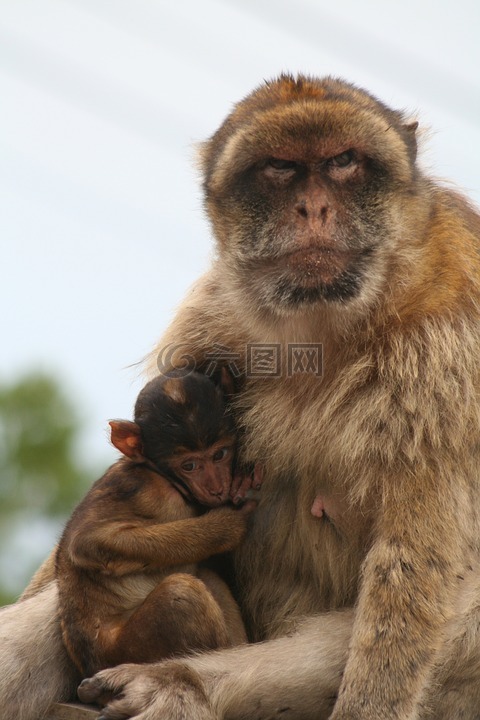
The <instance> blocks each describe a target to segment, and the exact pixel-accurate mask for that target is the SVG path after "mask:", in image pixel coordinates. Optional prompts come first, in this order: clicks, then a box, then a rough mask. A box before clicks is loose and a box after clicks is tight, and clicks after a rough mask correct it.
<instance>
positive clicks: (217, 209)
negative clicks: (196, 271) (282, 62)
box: [203, 77, 415, 312]
mask: <svg viewBox="0 0 480 720" xmlns="http://www.w3.org/2000/svg"><path fill="white" fill-rule="evenodd" d="M414 129H415V126H413V125H412V126H407V125H405V124H404V123H403V119H402V117H401V115H400V114H399V113H394V112H393V111H390V110H388V109H387V108H385V106H383V105H382V104H381V103H379V102H378V101H376V100H375V99H373V98H371V97H370V96H369V95H367V94H366V93H363V92H361V91H359V90H357V89H356V88H353V87H351V86H349V85H346V84H344V83H340V82H337V81H333V80H326V81H323V82H322V81H313V80H306V79H303V78H299V79H298V80H293V79H292V78H285V77H284V78H280V79H279V80H278V81H276V82H275V83H271V84H269V85H267V86H265V87H263V88H261V89H260V90H258V91H256V92H255V93H253V94H252V95H251V96H250V97H249V98H247V99H246V100H244V101H243V103H240V105H239V106H237V108H236V109H235V110H234V112H233V113H232V115H231V116H230V117H229V118H227V120H226V122H225V123H224V125H223V126H222V127H221V128H220V130H219V131H218V132H217V134H216V135H214V137H213V138H212V139H211V140H210V142H209V143H207V144H206V145H205V147H204V152H203V163H204V168H205V191H206V205H207V209H208V212H209V214H210V217H211V219H212V222H213V226H214V229H215V233H216V236H217V239H218V242H219V246H220V254H221V257H222V260H224V262H225V264H226V267H227V268H229V269H231V270H233V271H234V272H237V273H239V276H240V277H241V283H242V286H243V287H247V288H248V292H250V293H251V295H252V296H253V297H254V299H255V300H256V301H257V302H260V305H262V306H264V307H267V308H269V309H271V310H275V311H277V312H278V311H279V309H280V312H286V311H288V310H295V309H296V308H298V307H303V306H305V305H309V304H313V303H318V302H325V301H327V302H332V301H341V302H347V301H349V300H351V299H352V298H355V297H357V296H358V295H359V294H361V293H362V291H363V290H364V289H365V287H366V286H368V285H369V284H370V285H374V284H375V283H378V281H379V276H380V275H381V270H382V267H383V266H385V264H386V257H387V256H388V252H389V251H390V250H391V248H392V247H393V246H394V245H395V244H396V242H398V235H399V233H398V227H399V223H398V219H397V218H398V214H399V212H401V205H402V197H404V196H405V195H406V194H409V193H411V192H412V186H413V183H414V179H415V171H414V158H415V140H414V137H413V133H412V130H414ZM247 278H248V280H247Z"/></svg>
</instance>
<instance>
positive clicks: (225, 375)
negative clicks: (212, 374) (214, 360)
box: [218, 365, 235, 398]
mask: <svg viewBox="0 0 480 720" xmlns="http://www.w3.org/2000/svg"><path fill="white" fill-rule="evenodd" d="M218 384H219V385H220V388H221V389H222V391H223V393H224V395H225V397H226V398H228V397H230V396H231V395H233V394H234V393H235V382H234V380H233V375H232V373H231V372H230V370H229V369H228V368H227V367H226V366H225V365H223V366H222V369H221V371H220V379H219V382H218Z"/></svg>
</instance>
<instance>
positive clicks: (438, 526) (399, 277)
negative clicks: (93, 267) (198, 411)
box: [0, 76, 480, 720]
mask: <svg viewBox="0 0 480 720" xmlns="http://www.w3.org/2000/svg"><path fill="white" fill-rule="evenodd" d="M415 129H416V124H415V123H406V122H405V119H404V117H403V116H402V114H401V113H397V112H393V111H391V110H389V109H388V108H386V107H385V106H384V105H382V104H381V103H379V102H378V101H377V100H375V99H374V98H372V97H371V96H370V95H368V94H366V93H364V92H362V91H360V90H358V89H356V88H354V87H352V86H350V85H347V84H345V83H342V82H339V81H336V80H332V79H326V80H322V81H317V80H312V79H308V78H303V77H299V78H296V79H295V78H292V77H289V76H283V77H281V78H279V79H278V80H277V81H274V82H272V83H267V84H265V85H264V86H263V87H261V88H260V89H258V90H257V91H256V92H254V93H253V94H252V95H251V96H249V97H248V98H247V99H246V100H244V101H243V102H242V103H240V104H239V105H238V106H237V107H236V108H235V109H234V111H233V112H232V114H231V115H230V116H229V117H228V118H227V120H226V121H225V123H224V124H223V125H222V127H221V128H220V129H219V131H218V132H217V133H216V134H215V135H214V136H213V137H212V139H211V140H210V141H209V142H208V143H206V145H205V146H204V148H203V153H202V162H203V169H204V175H205V193H206V205H207V209H208V212H209V215H210V218H211V221H212V224H213V227H214V231H215V235H216V238H217V242H218V258H217V260H216V262H215V263H214V266H213V268H212V270H211V271H210V272H209V273H208V274H207V275H206V276H205V277H204V278H203V279H202V280H201V281H200V283H199V284H198V285H197V287H196V288H195V290H194V291H193V293H192V295H191V296H190V297H189V298H188V300H187V302H186V303H185V305H184V307H183V309H181V310H180V313H179V315H178V317H177V318H176V320H175V321H174V323H173V326H172V329H171V331H170V332H169V333H168V335H167V337H166V338H164V340H163V341H162V342H161V344H160V346H159V349H161V348H163V347H165V346H168V345H169V344H170V343H173V342H179V341H181V342H183V343H185V345H186V347H187V348H188V351H189V353H190V354H191V355H192V356H193V357H194V358H195V361H196V363H197V365H198V366H199V367H202V365H203V364H204V363H205V357H206V354H207V353H208V352H209V351H211V349H212V347H214V345H215V343H219V344H221V345H223V346H227V347H228V348H229V349H230V350H231V351H234V352H237V353H239V355H240V356H244V354H245V348H246V345H247V344H268V343H279V344H280V346H281V348H282V352H283V353H284V355H286V354H287V352H288V346H289V344H292V343H300V344H302V343H303V344H305V343H321V344H322V345H323V352H324V373H323V377H322V378H321V379H320V378H319V377H318V376H317V375H315V374H313V373H311V374H308V373H303V374H293V375H292V376H291V377H290V376H288V373H287V372H286V370H285V371H284V372H283V373H282V375H281V377H279V378H274V377H271V378H268V377H257V378H254V377H248V378H247V379H246V383H245V386H244V388H243V391H242V393H241V395H240V397H239V401H238V416H239V419H240V420H241V422H242V424H243V428H244V433H245V438H244V455H245V458H246V459H247V460H251V459H261V460H262V462H263V463H264V466H265V480H264V486H263V490H262V500H261V502H260V504H259V507H258V508H257V510H256V513H255V517H254V523H253V527H252V531H251V533H250V535H249V537H248V539H247V541H246V542H245V544H244V545H243V547H242V548H241V550H240V551H239V552H238V554H237V558H236V559H237V573H238V579H239V583H240V587H241V590H242V603H243V607H244V609H245V613H246V615H247V618H248V621H249V625H250V629H251V633H252V638H253V639H256V640H259V639H260V640H266V642H264V643H261V644H257V645H251V646H247V647H244V648H240V649H234V650H228V651H221V652H219V653H214V654H207V655H204V656H198V657H195V658H190V659H186V660H184V661H182V662H180V661H176V662H174V661H170V662H167V663H163V664H159V665H151V666H133V665H128V666H121V667H120V668H115V669H113V670H107V671H103V672H102V673H100V674H99V675H97V676H95V678H94V679H93V680H91V681H87V682H86V683H84V684H83V685H82V689H81V691H80V692H81V695H82V697H83V698H85V699H89V698H95V697H98V696H100V695H104V693H105V692H107V693H108V692H109V691H111V690H113V691H116V692H121V693H122V696H121V697H120V698H118V699H115V700H114V701H113V702H112V703H111V704H110V705H109V706H108V707H107V709H106V710H105V711H104V713H103V715H104V717H105V718H120V717H126V716H135V717H137V716H138V718H141V720H150V719H152V720H153V718H161V717H169V718H171V717H174V718H175V717H185V716H187V717H189V718H193V719H194V720H198V719H200V718H202V719H203V718H214V717H226V718H247V717H249V718H270V717H276V716H279V717H280V716H281V717H284V718H285V717H289V718H310V717H311V718H324V717H328V716H329V714H330V712H331V711H332V707H333V705H334V709H333V714H332V715H331V717H332V718H334V720H360V719H361V720H377V719H378V720H379V719H380V718H381V719H382V720H393V719H397V720H413V718H415V719H418V718H422V720H424V719H426V718H430V717H434V718H436V719H437V720H439V719H441V718H444V719H445V720H447V718H448V719H451V718H453V717H462V718H464V719H465V720H473V719H474V718H475V717H477V716H478V707H479V705H480V683H479V682H478V678H479V677H480V651H479V650H478V647H477V645H478V643H477V642H476V641H477V635H476V633H477V628H478V627H479V617H478V610H477V605H478V598H479V597H480V583H479V581H478V578H479V573H478V568H477V567H476V565H475V564H474V561H475V557H476V556H477V554H478V551H479V549H480V548H479V540H478V538H480V532H479V530H480V528H479V507H480V506H479V499H478V497H479V496H478V478H479V474H480V471H479V468H480V443H479V437H478V427H479V423H480V398H479V389H480V382H479V381H480V378H479V369H478V357H479V350H480V347H479V346H480V327H479V320H480V313H479V307H480V305H479V300H480V297H479V295H480V287H479V265H480V255H479V252H478V250H479V236H480V221H479V218H478V216H477V215H476V214H475V213H474V211H473V210H472V209H471V208H470V207H469V206H468V204H467V203H466V201H465V200H463V199H461V198H460V197H459V196H458V195H456V194H454V193H452V192H450V191H448V190H445V189H443V188H441V187H439V186H437V185H436V184H435V183H434V182H433V181H431V180H429V179H427V178H425V177H424V176H423V175H422V173H421V172H420V171H419V170H418V168H417V166H416V164H415V156H416V143H415ZM284 360H285V357H284ZM312 511H313V512H314V513H315V514H316V515H317V517H314V515H313V514H312ZM318 516H320V517H318ZM53 592H54V591H53V590H52V589H51V588H49V589H47V590H46V591H44V593H50V596H52V595H53ZM28 603H30V606H31V607H35V608H38V606H39V603H40V601H39V600H36V599H35V598H32V599H31V600H29V601H28ZM50 603H51V605H53V604H54V598H52V597H50ZM353 606H355V611H352V610H351V609H348V608H351V607H353ZM20 607H21V606H20ZM345 608H346V609H345ZM334 609H343V611H342V612H332V610H334ZM29 612H32V611H31V610H30V611H29ZM49 612H51V611H49ZM318 613H323V614H322V615H320V617H317V618H313V617H310V619H307V620H302V618H305V617H307V618H308V617H309V616H314V615H316V614H318ZM19 615H20V613H19V612H18V611H17V615H16V617H17V618H18V617H19ZM23 616H24V617H26V616H27V613H26V612H25V613H23ZM17 624H18V621H17ZM51 625H52V626H53V627H54V626H55V624H54V623H51ZM47 639H48V638H47V637H46V640H45V645H47ZM49 648H50V650H49V652H52V653H53V656H54V657H55V658H56V657H57V653H56V652H55V648H56V645H55V641H54V640H51V641H50V645H49ZM7 669H8V668H7ZM34 690H35V689H34V688H33V689H31V691H32V692H34ZM337 692H338V700H336V699H335V695H336V694H337ZM0 697H1V696H0Z"/></svg>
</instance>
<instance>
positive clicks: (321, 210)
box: [295, 200, 328, 224]
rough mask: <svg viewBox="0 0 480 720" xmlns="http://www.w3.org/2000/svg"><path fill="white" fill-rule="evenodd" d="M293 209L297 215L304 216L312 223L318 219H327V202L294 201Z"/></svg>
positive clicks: (323, 220) (322, 220)
mask: <svg viewBox="0 0 480 720" xmlns="http://www.w3.org/2000/svg"><path fill="white" fill-rule="evenodd" d="M295 210H296V212H297V215H300V217H301V218H304V219H305V220H308V221H310V222H311V223H313V224H315V223H316V222H318V221H320V222H321V223H323V222H325V220H326V219H327V215H328V204H327V203H325V202H323V203H312V202H308V201H306V200H300V201H299V202H297V203H296V205H295Z"/></svg>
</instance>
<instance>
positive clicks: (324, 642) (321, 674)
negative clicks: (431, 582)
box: [79, 596, 480, 720]
mask: <svg viewBox="0 0 480 720" xmlns="http://www.w3.org/2000/svg"><path fill="white" fill-rule="evenodd" d="M476 597H480V596H476ZM353 617H354V616H353V611H351V610H345V611H341V612H330V613H327V614H325V615H321V616H317V617H314V618H309V619H307V620H305V621H304V622H302V623H300V624H299V626H298V628H297V631H296V632H295V633H293V634H292V635H289V636H288V637H281V638H277V639H275V640H270V641H267V642H263V643H256V644H252V645H243V646H240V647H236V648H230V649H227V650H221V651H219V652H213V653H212V652H209V653H203V654H200V655H196V656H194V657H187V658H178V659H175V660H169V661H167V662H163V663H157V664H155V665H148V666H135V665H123V666H121V667H118V668H113V669H111V670H106V671H103V672H101V673H99V674H98V675H96V676H95V677H94V678H91V679H89V680H85V681H84V682H83V683H82V685H81V686H80V688H79V696H80V698H81V699H82V700H83V701H84V702H91V701H95V700H96V699H98V698H99V697H101V696H102V695H104V694H111V693H113V695H114V696H115V697H114V699H113V700H112V701H111V702H110V703H109V705H108V706H107V707H106V708H105V710H104V711H103V712H102V717H104V718H105V720H114V718H118V717H131V716H137V715H141V717H142V720H159V719H160V718H169V720H180V719H181V718H183V717H185V714H184V706H185V707H188V709H189V713H188V717H189V718H190V720H218V719H219V718H222V719H223V720H245V718H255V720H271V718H275V717H279V718H280V717H281V718H288V719H289V720H327V718H329V717H330V715H331V713H332V710H333V707H334V705H335V702H336V695H337V692H338V689H339V687H340V681H341V679H342V674H343V670H344V667H345V662H346V658H347V654H348V647H349V643H350V637H351V632H352V625H353ZM479 628H480V604H478V607H477V602H476V598H472V607H471V608H470V609H469V610H468V612H466V613H461V614H460V616H459V617H457V618H456V619H455V621H454V622H453V623H452V624H451V626H450V627H449V628H448V632H447V637H446V640H445V645H444V647H443V648H442V651H441V652H440V654H439V657H438V661H437V664H436V667H435V668H433V669H432V670H433V672H432V678H431V680H430V682H429V683H428V685H427V687H426V688H425V692H424V698H423V702H422V703H421V705H420V707H418V708H417V711H416V714H415V718H417V720H453V718H458V719H460V718H461V720H478V718H479V717H480V715H479V710H478V708H479V707H480V685H479V682H478V678H479V677H480V630H479ZM180 694H181V697H182V702H183V703H184V706H183V705H182V707H179V705H178V697H179V695H180ZM369 717H371V716H369ZM376 717H379V716H376ZM402 717H403V716H402ZM412 717H413V716H412ZM365 718H367V715H365ZM399 718H400V715H399ZM405 720H406V719H405Z"/></svg>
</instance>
